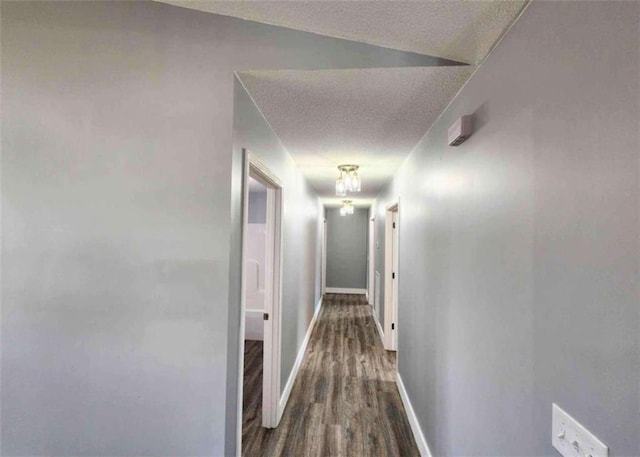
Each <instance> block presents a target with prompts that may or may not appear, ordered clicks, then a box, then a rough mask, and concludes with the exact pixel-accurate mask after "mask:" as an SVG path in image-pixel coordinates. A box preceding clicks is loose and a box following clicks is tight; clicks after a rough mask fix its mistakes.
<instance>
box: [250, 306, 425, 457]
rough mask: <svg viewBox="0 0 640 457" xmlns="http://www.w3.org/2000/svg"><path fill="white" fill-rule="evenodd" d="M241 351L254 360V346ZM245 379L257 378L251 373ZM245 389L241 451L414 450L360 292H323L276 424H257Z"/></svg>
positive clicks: (254, 397) (388, 360) (255, 395)
mask: <svg viewBox="0 0 640 457" xmlns="http://www.w3.org/2000/svg"><path fill="white" fill-rule="evenodd" d="M246 352H247V356H246V359H245V360H246V361H247V364H249V363H252V364H254V363H255V359H256V357H260V353H261V346H259V345H250V346H248V347H247V349H246ZM250 354H253V355H252V356H251V357H249V355H250ZM247 364H245V373H246V370H247V369H248V368H249V366H248V365H247ZM249 379H250V380H251V382H252V383H254V385H255V383H258V384H257V386H259V385H260V383H261V382H262V379H261V374H260V375H259V376H255V371H254V372H253V374H252V376H250V377H249V378H247V380H249ZM245 382H246V381H245ZM245 392H246V394H245V402H244V408H245V421H244V423H243V433H242V435H243V436H242V439H243V455H244V456H247V457H257V456H322V457H325V456H349V457H353V456H402V457H405V456H418V455H419V453H418V448H417V447H416V444H415V441H414V439H413V435H412V433H411V429H410V426H409V422H408V420H407V417H406V414H405V411H404V407H403V405H402V401H401V399H400V395H399V393H398V390H397V388H396V384H395V353H392V352H387V351H385V350H384V348H383V346H382V342H381V341H380V338H379V335H378V333H377V330H376V327H375V322H374V320H373V317H372V315H371V308H370V307H369V306H368V305H367V304H366V302H365V299H364V296H362V295H337V294H327V295H326V296H325V299H324V304H323V309H322V311H321V313H320V316H319V317H318V322H317V323H316V327H315V329H314V330H313V333H312V335H311V341H310V342H309V347H308V349H307V352H306V354H305V357H304V360H303V363H302V366H301V368H300V372H299V373H298V377H297V379H296V382H295V385H294V387H293V391H292V393H291V397H290V399H289V403H288V405H287V408H286V409H285V411H284V415H283V417H282V421H281V423H280V426H279V427H278V428H277V429H273V430H268V429H264V428H261V427H260V418H261V412H260V405H261V401H262V400H261V394H260V389H259V388H258V389H255V388H253V389H252V388H251V386H250V385H249V386H247V385H246V384H245ZM247 413H248V414H247Z"/></svg>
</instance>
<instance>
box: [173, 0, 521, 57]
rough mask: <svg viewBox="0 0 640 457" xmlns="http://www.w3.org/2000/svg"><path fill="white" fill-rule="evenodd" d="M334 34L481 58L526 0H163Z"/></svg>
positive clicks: (408, 48) (437, 54)
mask: <svg viewBox="0 0 640 457" xmlns="http://www.w3.org/2000/svg"><path fill="white" fill-rule="evenodd" d="M161 1H162V2H163V3H170V4H173V5H179V6H183V7H186V8H192V9H197V10H201V11H208V12H211V13H216V14H222V15H227V16H234V17H239V18H243V19H249V20H252V21H257V22H263V23H267V24H273V25H279V26H283V27H289V28H292V29H298V30H304V31H307V32H315V33H318V34H320V35H329V36H333V37H336V38H346V39H350V40H354V41H360V42H363V43H369V44H375V45H379V46H384V47H389V48H394V49H400V50H403V51H413V52H417V53H420V54H426V55H431V56H435V57H442V58H446V59H450V60H455V61H458V62H466V63H479V62H480V61H481V60H482V59H483V58H484V57H485V56H486V55H487V53H488V52H489V51H490V50H491V48H492V46H493V45H494V44H495V42H496V41H497V40H498V39H499V38H500V36H501V35H502V33H503V32H504V31H505V30H506V28H507V27H508V26H509V25H510V24H511V23H512V22H513V20H514V18H515V17H516V16H517V15H518V13H519V12H520V11H521V9H522V8H523V6H524V5H525V4H526V3H527V0H491V1H479V0H436V1H433V0H413V1H389V0H378V1H360V0H347V1H300V0H288V1H260V0H258V1H246V0H223V1H216V0H161Z"/></svg>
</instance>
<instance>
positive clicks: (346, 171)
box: [336, 165, 362, 197]
mask: <svg viewBox="0 0 640 457" xmlns="http://www.w3.org/2000/svg"><path fill="white" fill-rule="evenodd" d="M358 168H360V167H359V166H358V165H339V166H338V170H340V176H339V177H338V179H337V180H336V196H338V197H346V196H347V192H360V188H361V185H362V182H361V181H360V176H358Z"/></svg>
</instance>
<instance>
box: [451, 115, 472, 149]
mask: <svg viewBox="0 0 640 457" xmlns="http://www.w3.org/2000/svg"><path fill="white" fill-rule="evenodd" d="M472 121H473V118H472V116H471V115H470V114H468V115H466V116H462V117H460V118H458V120H457V121H455V122H454V123H453V125H452V126H451V127H449V146H458V145H460V144H462V143H464V142H465V140H466V139H467V138H469V137H470V136H471V129H472V127H473V125H472V124H473V122H472Z"/></svg>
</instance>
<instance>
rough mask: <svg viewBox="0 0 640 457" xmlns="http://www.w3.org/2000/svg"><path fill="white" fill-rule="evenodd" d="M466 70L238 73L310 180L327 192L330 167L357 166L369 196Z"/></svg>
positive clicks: (333, 173)
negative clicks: (340, 165)
mask: <svg viewBox="0 0 640 457" xmlns="http://www.w3.org/2000/svg"><path fill="white" fill-rule="evenodd" d="M472 71H473V67H471V66H455V67H422V68H403V69H399V68H390V69H366V70H364V69H363V70H326V71H325V70H320V71H262V72H243V73H241V74H240V78H241V79H242V82H243V84H244V85H245V87H246V88H247V89H248V91H249V93H250V94H251V96H252V97H253V99H254V101H255V102H256V104H257V105H258V106H259V107H260V110H261V111H262V113H263V114H264V116H265V117H266V118H267V120H268V121H269V123H270V124H271V126H272V128H273V129H274V130H275V132H276V133H277V134H278V136H279V137H280V139H281V140H282V142H283V143H284V145H285V146H286V147H287V149H288V150H289V152H290V153H291V154H292V155H293V157H294V159H295V161H296V163H297V164H298V166H299V167H300V168H301V170H302V172H303V174H304V175H305V176H306V177H307V179H308V180H309V182H310V183H311V185H312V186H313V187H314V188H315V189H316V190H317V191H318V193H319V194H320V196H322V197H332V196H333V194H334V184H335V179H336V178H337V175H338V170H337V168H336V167H337V165H339V164H341V163H356V164H359V165H360V166H361V176H362V180H363V183H362V192H361V193H359V194H357V195H355V197H356V198H357V199H371V198H373V197H375V196H376V195H377V193H378V192H379V191H380V189H381V187H382V186H383V185H384V184H385V183H386V182H387V181H388V180H389V178H390V177H391V176H392V175H393V173H394V172H395V170H396V169H397V168H398V166H399V165H400V163H401V162H402V160H404V158H405V157H406V156H407V154H408V153H409V152H411V150H412V149H413V147H414V146H415V145H416V144H417V143H418V141H419V140H420V138H421V137H422V136H423V135H424V134H425V133H426V132H427V130H428V128H429V127H430V126H431V124H432V123H433V122H434V121H435V120H436V118H437V117H438V116H439V114H440V113H441V112H442V110H443V109H444V108H445V106H446V105H447V104H448V103H449V101H450V100H451V98H452V97H453V96H454V95H455V94H456V92H457V91H458V90H459V89H460V87H461V86H462V84H463V83H464V82H465V81H466V79H467V78H468V77H469V75H470V73H471V72H472Z"/></svg>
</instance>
